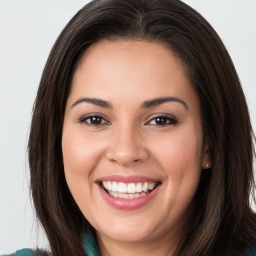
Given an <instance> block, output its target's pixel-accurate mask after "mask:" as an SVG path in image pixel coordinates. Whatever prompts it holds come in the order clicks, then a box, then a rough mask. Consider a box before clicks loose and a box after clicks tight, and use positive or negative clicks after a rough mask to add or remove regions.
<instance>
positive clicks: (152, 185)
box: [148, 182, 155, 190]
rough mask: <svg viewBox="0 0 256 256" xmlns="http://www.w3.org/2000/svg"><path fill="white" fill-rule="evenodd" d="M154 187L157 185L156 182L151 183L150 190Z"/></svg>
mask: <svg viewBox="0 0 256 256" xmlns="http://www.w3.org/2000/svg"><path fill="white" fill-rule="evenodd" d="M154 187H155V182H151V183H149V186H148V189H149V190H153V189H154Z"/></svg>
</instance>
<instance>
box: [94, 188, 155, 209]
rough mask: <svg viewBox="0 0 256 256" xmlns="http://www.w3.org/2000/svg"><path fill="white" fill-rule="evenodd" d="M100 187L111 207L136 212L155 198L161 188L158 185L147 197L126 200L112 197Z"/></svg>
mask: <svg viewBox="0 0 256 256" xmlns="http://www.w3.org/2000/svg"><path fill="white" fill-rule="evenodd" d="M98 186H99V189H100V192H101V195H102V197H103V198H104V200H105V201H106V202H107V203H108V204H109V205H110V206H112V207H114V208H116V209H119V210H135V209H139V208H142V207H143V206H145V205H146V204H148V203H149V202H150V201H151V200H152V199H153V198H154V196H155V195H156V194H157V192H158V190H159V187H160V185H158V186H157V187H156V188H155V189H154V190H153V191H151V192H150V193H148V194H147V195H145V196H141V197H137V198H133V199H124V198H119V197H114V196H111V195H110V194H108V193H107V192H106V191H105V190H104V189H103V188H102V187H101V186H100V185H99V184H98Z"/></svg>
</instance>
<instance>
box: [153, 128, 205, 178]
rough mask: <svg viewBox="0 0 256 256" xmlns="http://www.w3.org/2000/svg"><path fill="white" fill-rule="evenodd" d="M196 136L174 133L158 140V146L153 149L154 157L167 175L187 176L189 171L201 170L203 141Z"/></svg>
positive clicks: (193, 134)
mask: <svg viewBox="0 0 256 256" xmlns="http://www.w3.org/2000/svg"><path fill="white" fill-rule="evenodd" d="M195 134H196V133H192V134H191V133H189V132H187V133H180V134H178V133H177V134H175V133H174V134H173V135H172V136H169V137H163V138H158V139H157V143H155V144H156V145H154V147H151V148H152V150H153V155H154V156H155V158H157V159H158V161H159V163H160V164H161V165H162V168H163V169H164V170H165V172H166V174H167V175H169V174H175V173H177V174H185V173H186V172H188V170H193V171H196V172H198V170H200V166H201V157H202V156H201V155H202V139H201V137H200V136H195ZM189 173H191V172H189ZM189 173H188V175H189Z"/></svg>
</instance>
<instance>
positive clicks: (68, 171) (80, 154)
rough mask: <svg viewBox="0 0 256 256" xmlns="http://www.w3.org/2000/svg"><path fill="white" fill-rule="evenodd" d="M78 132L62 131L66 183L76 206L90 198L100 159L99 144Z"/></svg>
mask: <svg viewBox="0 0 256 256" xmlns="http://www.w3.org/2000/svg"><path fill="white" fill-rule="evenodd" d="M94 142H95V141H94V139H93V137H90V138H88V136H87V137H86V138H85V136H83V134H81V133H79V132H78V131H73V132H69V133H68V131H64V132H63V137H62V153H63V163H64V172H65V177H66V182H67V184H68V187H69V189H70V192H71V194H72V195H73V197H74V199H75V201H76V202H77V204H78V206H81V205H83V204H84V203H86V201H88V198H90V197H91V193H92V191H93V190H92V186H94V185H95V184H94V172H93V169H94V168H95V166H96V164H97V163H98V161H99V157H100V152H101V151H100V148H99V147H100V144H99V143H94Z"/></svg>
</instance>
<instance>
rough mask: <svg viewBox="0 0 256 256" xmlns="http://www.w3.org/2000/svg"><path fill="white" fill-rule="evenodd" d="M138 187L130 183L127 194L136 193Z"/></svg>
mask: <svg viewBox="0 0 256 256" xmlns="http://www.w3.org/2000/svg"><path fill="white" fill-rule="evenodd" d="M135 192H136V187H135V184H134V183H129V184H128V186H127V193H135Z"/></svg>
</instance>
